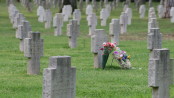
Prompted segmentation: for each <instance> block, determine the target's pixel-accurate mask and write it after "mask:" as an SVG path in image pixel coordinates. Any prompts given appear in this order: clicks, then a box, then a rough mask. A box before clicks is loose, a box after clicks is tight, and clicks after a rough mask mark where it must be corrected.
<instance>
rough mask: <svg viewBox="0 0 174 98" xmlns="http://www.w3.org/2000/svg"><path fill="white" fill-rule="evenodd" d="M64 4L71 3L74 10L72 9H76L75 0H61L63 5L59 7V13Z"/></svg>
mask: <svg viewBox="0 0 174 98" xmlns="http://www.w3.org/2000/svg"><path fill="white" fill-rule="evenodd" d="M64 5H71V6H72V10H73V12H74V10H75V9H77V0H63V5H62V6H61V9H59V12H60V13H61V12H62V8H63V6H64Z"/></svg>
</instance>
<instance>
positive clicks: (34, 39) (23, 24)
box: [8, 4, 43, 74]
mask: <svg viewBox="0 0 174 98" xmlns="http://www.w3.org/2000/svg"><path fill="white" fill-rule="evenodd" d="M8 11H9V18H10V20H11V22H12V24H13V28H15V29H16V38H18V39H20V45H19V49H20V51H22V52H24V56H25V57H27V58H28V66H27V74H39V73H40V56H42V55H43V39H40V33H38V32H32V31H31V26H30V24H29V22H28V21H27V20H26V19H25V17H24V15H23V14H21V13H19V11H18V10H17V8H16V7H15V6H14V5H13V4H11V5H9V6H8Z"/></svg>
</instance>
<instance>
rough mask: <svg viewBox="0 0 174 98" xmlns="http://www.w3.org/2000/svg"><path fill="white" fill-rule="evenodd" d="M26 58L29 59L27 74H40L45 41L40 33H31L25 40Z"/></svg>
mask: <svg viewBox="0 0 174 98" xmlns="http://www.w3.org/2000/svg"><path fill="white" fill-rule="evenodd" d="M24 56H25V57H27V58H28V66H27V74H31V75H32V74H39V73H40V57H41V56H43V39H40V33H39V32H32V31H31V32H30V33H29V38H25V40H24Z"/></svg>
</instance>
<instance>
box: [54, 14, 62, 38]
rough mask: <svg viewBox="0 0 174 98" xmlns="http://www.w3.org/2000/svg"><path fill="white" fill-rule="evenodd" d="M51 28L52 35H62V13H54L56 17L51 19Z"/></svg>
mask: <svg viewBox="0 0 174 98" xmlns="http://www.w3.org/2000/svg"><path fill="white" fill-rule="evenodd" d="M53 27H54V28H55V29H54V35H55V36H59V35H62V27H63V15H62V13H56V15H55V16H54V18H53Z"/></svg>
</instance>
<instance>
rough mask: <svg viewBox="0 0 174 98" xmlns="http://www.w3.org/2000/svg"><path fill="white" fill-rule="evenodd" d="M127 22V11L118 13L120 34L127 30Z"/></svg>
mask: <svg viewBox="0 0 174 98" xmlns="http://www.w3.org/2000/svg"><path fill="white" fill-rule="evenodd" d="M127 24H128V15H127V13H125V12H122V13H121V15H120V26H121V34H124V33H126V32H127Z"/></svg>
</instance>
